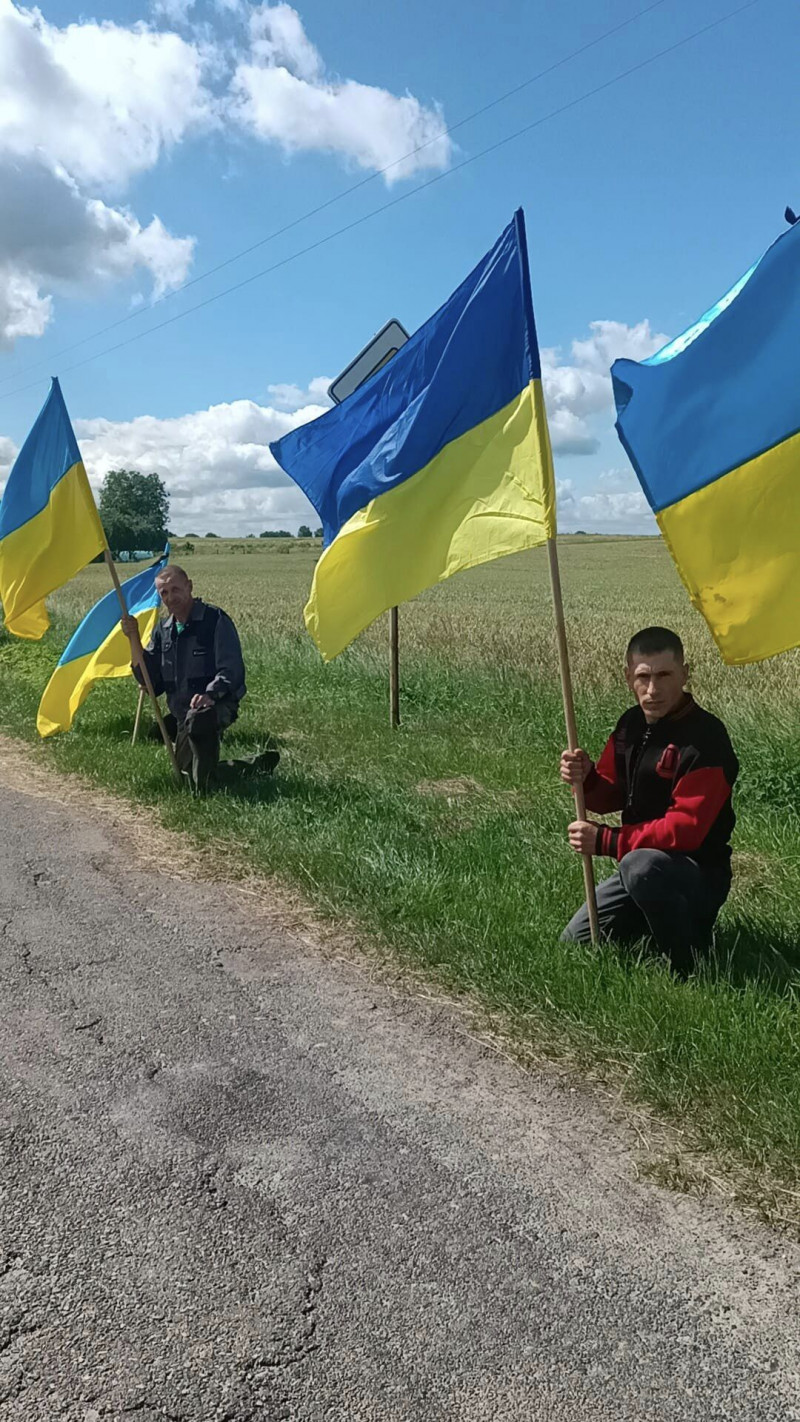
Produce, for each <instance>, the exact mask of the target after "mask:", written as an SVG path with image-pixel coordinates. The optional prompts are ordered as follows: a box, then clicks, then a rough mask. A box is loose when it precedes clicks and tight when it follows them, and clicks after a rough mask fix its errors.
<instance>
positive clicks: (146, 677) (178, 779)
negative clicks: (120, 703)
mask: <svg viewBox="0 0 800 1422" xmlns="http://www.w3.org/2000/svg"><path fill="white" fill-rule="evenodd" d="M103 557H104V558H105V560H106V567H107V568H108V571H109V573H110V574H111V581H112V583H113V584H114V588H115V590H116V594H117V597H118V598H119V605H120V608H121V610H122V616H123V617H127V616H128V607H127V603H126V602H125V594H124V593H123V591H122V584H121V582H120V580H119V574H118V573H117V570H116V568H115V567H114V559H113V558H112V557H111V553H110V551H109V549H108V548H104V549H103ZM131 660H132V661H134V662H135V663H136V665H137V666H138V668H139V670H140V672H141V673H142V681H143V682H144V684H145V689H146V691H147V694H148V696H149V697H150V700H151V701H152V703H153V713H154V715H155V718H156V721H157V722H158V729H159V731H160V732H161V739H162V740H163V742H164V745H165V746H166V748H167V755H168V756H169V758H170V762H171V764H172V774H173V778H174V780H175V784H176V785H181V784H182V783H183V776H182V775H181V773H180V770H179V769H178V762H177V760H176V759H175V747H174V746H173V744H172V741H171V739H170V734H169V731H168V730H167V728H166V726H165V725H164V717H163V716H162V715H161V707H160V706H159V704H158V697H157V696H156V694H155V692H154V690H153V683H152V681H151V680H150V673H149V671H148V670H147V662H146V661H145V659H144V656H143V655H142V654H140V652H139V647H138V645H137V646H134V644H133V641H131Z"/></svg>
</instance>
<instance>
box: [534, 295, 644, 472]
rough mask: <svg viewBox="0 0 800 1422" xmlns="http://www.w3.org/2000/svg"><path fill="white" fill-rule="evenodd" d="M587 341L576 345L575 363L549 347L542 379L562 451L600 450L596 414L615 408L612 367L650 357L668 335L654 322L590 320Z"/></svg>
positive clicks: (553, 434) (553, 432) (552, 427)
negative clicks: (626, 359)
mask: <svg viewBox="0 0 800 1422" xmlns="http://www.w3.org/2000/svg"><path fill="white" fill-rule="evenodd" d="M589 330H590V332H591V334H590V335H589V336H588V337H587V339H586V340H582V341H580V340H575V341H573V342H572V345H571V348H570V349H571V353H572V363H571V364H570V363H567V364H563V363H562V361H561V353H560V351H559V350H555V349H552V348H551V349H545V350H543V351H542V353H541V357H542V382H543V385H544V390H545V397H546V400H547V411H548V419H549V423H550V437H551V439H552V443H553V449H554V450H555V452H556V453H557V454H594V453H595V452H596V451H597V449H598V448H599V440H598V438H597V435H596V433H595V423H594V417H595V416H597V415H600V414H605V413H608V412H610V411H611V410H612V409H613V403H614V402H613V396H612V391H611V375H610V370H611V366H612V364H613V362H614V361H615V360H617V359H618V358H619V357H622V356H628V357H629V358H630V359H631V360H646V358H647V357H648V356H650V355H653V354H654V353H655V352H656V351H657V350H659V349H660V348H661V346H663V345H664V343H665V341H666V340H667V337H666V336H664V335H661V334H659V333H657V332H654V331H652V330H651V329H650V322H649V321H639V322H638V323H637V324H636V325H635V326H626V325H625V323H624V322H622V321H591V322H590V323H589Z"/></svg>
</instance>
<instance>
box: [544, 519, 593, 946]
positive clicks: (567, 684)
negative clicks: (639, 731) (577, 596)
mask: <svg viewBox="0 0 800 1422" xmlns="http://www.w3.org/2000/svg"><path fill="white" fill-rule="evenodd" d="M547 557H548V560H549V563H550V589H551V592H552V594H553V612H554V613H555V622H556V639H557V641H558V667H559V671H560V673H561V695H562V698H563V701H564V720H565V721H566V723H567V745H568V746H569V749H570V750H571V751H574V750H577V749H578V728H577V725H576V722H575V702H574V700H573V696H572V676H571V674H570V669H569V648H568V647H567V628H566V623H565V621H564V601H563V598H562V596H561V573H560V571H559V567H558V549H557V547H556V540H555V537H554V536H552V535H551V536H550V537H549V538H548V540H547ZM573 788H574V793H575V809H576V812H577V815H578V819H579V820H585V819H586V797H585V795H584V793H583V785H575V786H574V787H573ZM581 858H582V860H583V882H584V886H585V888H586V907H587V909H588V912H589V929H590V931H591V935H592V942H593V943H597V942H598V941H599V938H600V927H599V924H598V921H597V896H596V894H595V887H594V869H593V867H592V856H591V854H582V855H581Z"/></svg>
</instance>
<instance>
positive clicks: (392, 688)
mask: <svg viewBox="0 0 800 1422" xmlns="http://www.w3.org/2000/svg"><path fill="white" fill-rule="evenodd" d="M389 725H390V726H391V728H392V730H393V731H394V730H396V729H397V727H398V726H399V725H400V646H399V639H398V617H397V608H396V607H392V608H390V609H389Z"/></svg>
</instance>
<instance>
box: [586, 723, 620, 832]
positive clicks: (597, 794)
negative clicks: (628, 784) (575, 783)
mask: <svg viewBox="0 0 800 1422" xmlns="http://www.w3.org/2000/svg"><path fill="white" fill-rule="evenodd" d="M583 791H584V794H585V796H586V808H587V810H593V811H594V813H595V814H596V815H608V814H610V813H611V811H612V810H621V809H622V807H623V805H624V804H625V788H624V786H622V785H620V783H619V781H618V780H617V757H616V755H615V753H614V737H613V736H610V737H609V740H608V743H607V745H606V748H605V750H604V751H603V754H602V755H601V757H600V759H599V760H598V762H597V765H596V766H594V768H593V769H592V770H590V771H589V774H588V775H587V777H586V780H585V781H584V784H583Z"/></svg>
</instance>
